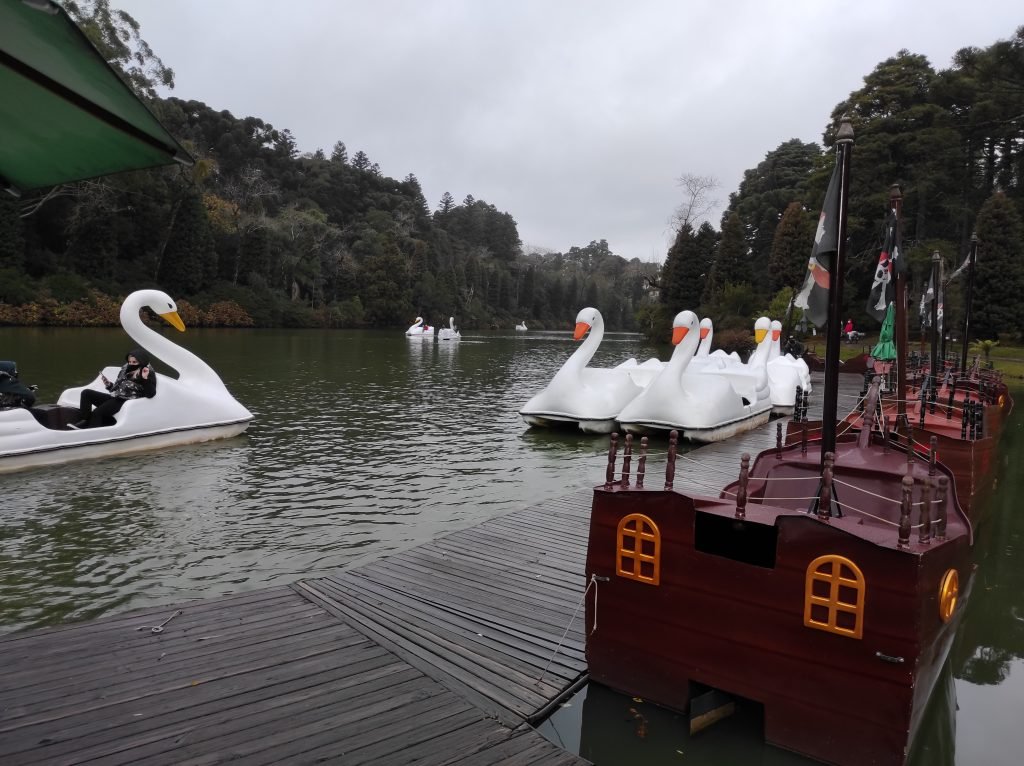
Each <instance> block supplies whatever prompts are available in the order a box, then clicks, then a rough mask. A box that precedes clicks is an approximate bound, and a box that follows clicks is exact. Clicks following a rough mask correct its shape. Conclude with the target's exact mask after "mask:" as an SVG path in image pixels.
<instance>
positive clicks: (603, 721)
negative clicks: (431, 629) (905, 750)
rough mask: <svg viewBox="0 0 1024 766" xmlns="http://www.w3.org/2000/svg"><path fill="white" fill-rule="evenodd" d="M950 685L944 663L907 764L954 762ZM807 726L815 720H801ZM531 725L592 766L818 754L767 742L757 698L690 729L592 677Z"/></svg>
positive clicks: (809, 765)
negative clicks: (710, 722) (592, 680)
mask: <svg viewBox="0 0 1024 766" xmlns="http://www.w3.org/2000/svg"><path fill="white" fill-rule="evenodd" d="M956 710H957V704H956V686H955V684H954V681H953V673H952V671H951V665H950V663H949V662H947V663H946V665H945V667H944V668H943V670H942V673H941V675H940V676H939V679H938V681H937V682H936V685H935V691H934V692H933V695H932V698H931V700H930V701H929V706H928V709H927V711H926V712H925V720H924V722H923V724H922V727H921V730H920V732H919V733H918V736H917V738H916V739H915V744H914V752H913V753H912V754H911V756H910V759H909V760H908V762H907V763H908V766H953V764H954V763H955V762H956V757H955V752H956ZM807 725H808V726H813V725H815V724H814V721H808V722H807ZM537 731H539V732H540V733H541V734H543V735H544V736H545V737H547V738H548V739H549V740H550V741H551V742H553V743H555V744H557V745H559V746H560V747H562V748H564V749H566V750H568V751H569V752H571V753H575V754H577V755H579V756H581V757H583V758H586V759H587V760H589V761H590V762H591V763H593V764H595V766H638V765H639V764H642V765H643V766H668V765H669V764H672V765H673V766H679V764H687V765H688V766H750V764H757V765H758V766H813V765H814V764H818V763H819V762H818V761H813V760H811V759H809V758H804V757H803V756H800V755H797V754H796V753H790V752H788V751H786V750H780V749H779V748H776V747H772V746H770V745H766V744H765V743H764V738H763V733H762V732H763V720H762V712H761V708H760V706H759V705H757V704H755V703H751V702H746V701H740V702H739V704H738V705H737V707H736V712H735V713H734V714H733V715H731V716H728V717H727V718H724V719H722V720H721V721H719V722H718V723H716V724H714V725H713V726H711V727H710V728H707V729H705V730H704V731H702V732H700V733H697V734H693V735H691V734H690V723H689V718H688V717H687V716H685V715H682V714H680V713H675V712H673V711H671V710H668V709H666V708H662V707H659V706H657V705H654V704H651V703H649V702H646V701H644V700H641V699H639V698H636V697H627V696H625V695H622V694H619V693H617V692H614V691H612V690H611V689H609V688H608V687H606V686H603V685H602V684H598V683H591V684H588V685H587V686H585V687H584V688H583V689H582V690H581V691H580V692H579V693H577V694H576V695H575V696H574V697H572V698H571V699H570V700H569V701H568V702H567V703H566V704H565V705H563V706H562V707H560V708H558V709H557V710H556V711H555V712H554V713H553V714H552V715H551V716H550V717H549V718H548V719H547V720H545V721H544V722H543V723H541V724H540V725H539V726H538V727H537Z"/></svg>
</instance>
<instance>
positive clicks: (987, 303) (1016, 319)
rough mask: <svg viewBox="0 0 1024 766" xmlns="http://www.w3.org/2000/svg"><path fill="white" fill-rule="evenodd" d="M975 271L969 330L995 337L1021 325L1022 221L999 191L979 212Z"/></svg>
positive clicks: (1023, 288) (1023, 284)
mask: <svg viewBox="0 0 1024 766" xmlns="http://www.w3.org/2000/svg"><path fill="white" fill-rule="evenodd" d="M977 231H978V239H979V240H980V244H979V246H978V271H977V274H976V275H975V281H974V295H975V296H976V297H975V299H974V301H973V308H972V314H973V316H972V317H971V333H972V336H973V337H975V338H992V339H994V338H997V337H998V335H999V334H1000V333H1015V332H1020V331H1021V329H1024V315H1022V314H1021V312H1020V310H1019V308H1018V306H1019V302H1020V296H1021V295H1022V294H1024V223H1022V222H1021V216H1020V213H1019V212H1018V211H1017V208H1016V206H1015V205H1014V203H1013V202H1012V201H1011V200H1009V199H1007V197H1006V195H1004V194H1003V193H1002V192H997V193H996V194H994V195H992V196H991V197H989V199H988V201H987V202H985V204H984V205H983V206H982V208H981V211H980V212H979V213H978V220H977Z"/></svg>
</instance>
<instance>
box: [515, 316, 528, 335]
mask: <svg viewBox="0 0 1024 766" xmlns="http://www.w3.org/2000/svg"><path fill="white" fill-rule="evenodd" d="M516 330H517V331H518V332H526V320H525V319H524V320H523V321H522V322H520V323H519V324H517V325H516Z"/></svg>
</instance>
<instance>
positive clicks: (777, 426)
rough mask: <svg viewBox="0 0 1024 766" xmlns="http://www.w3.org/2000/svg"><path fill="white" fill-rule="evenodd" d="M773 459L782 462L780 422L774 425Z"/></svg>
mask: <svg viewBox="0 0 1024 766" xmlns="http://www.w3.org/2000/svg"><path fill="white" fill-rule="evenodd" d="M775 459H776V460H782V421H781V420H780V421H779V422H778V423H776V424H775Z"/></svg>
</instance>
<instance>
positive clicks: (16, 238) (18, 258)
mask: <svg viewBox="0 0 1024 766" xmlns="http://www.w3.org/2000/svg"><path fill="white" fill-rule="evenodd" d="M0 195H3V196H0V269H21V268H23V267H24V265H25V235H24V229H23V226H22V222H21V216H20V209H19V206H18V203H17V202H16V201H15V200H13V199H10V198H9V197H7V194H6V193H4V192H2V191H0Z"/></svg>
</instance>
